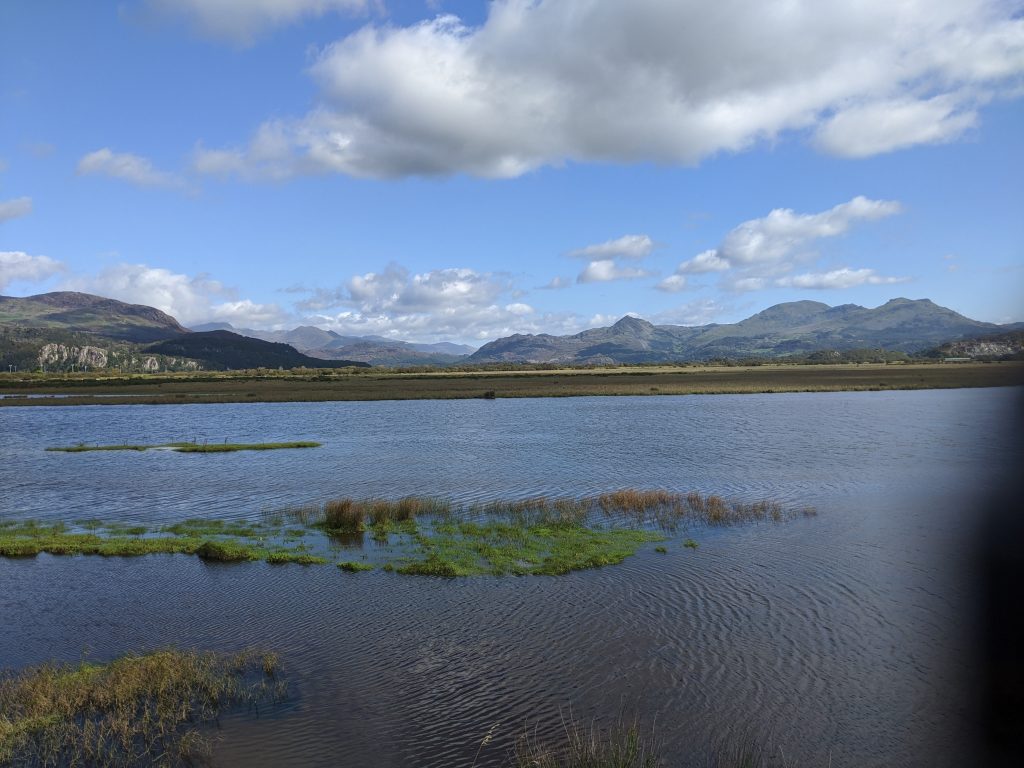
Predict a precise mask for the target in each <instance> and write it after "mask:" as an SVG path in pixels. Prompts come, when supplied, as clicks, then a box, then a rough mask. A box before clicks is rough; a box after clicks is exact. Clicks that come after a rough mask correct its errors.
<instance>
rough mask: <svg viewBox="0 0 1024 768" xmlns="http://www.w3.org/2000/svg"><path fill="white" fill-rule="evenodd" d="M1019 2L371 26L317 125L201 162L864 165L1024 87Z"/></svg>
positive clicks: (550, 15)
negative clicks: (779, 150)
mask: <svg viewBox="0 0 1024 768" xmlns="http://www.w3.org/2000/svg"><path fill="white" fill-rule="evenodd" d="M167 2H168V3H169V2H170V0H167ZM240 3H241V0H238V3H235V2H231V3H228V2H227V0H218V2H215V3H209V2H207V1H206V0H202V2H201V0H189V2H188V5H187V7H188V8H190V9H192V12H198V11H196V10H195V9H196V8H199V7H202V6H206V5H209V6H210V7H211V8H220V7H221V5H222V4H223V5H225V6H227V7H230V8H231V12H232V13H234V12H235V11H236V10H237V7H238V4H240ZM310 3H312V0H310ZM310 3H304V2H303V3H289V4H288V6H289V8H290V10H289V11H288V13H289V14H293V15H294V14H295V13H297V11H296V10H295V9H296V8H297V7H302V8H303V9H304V10H308V6H309V4H310ZM248 5H251V4H248ZM277 5H278V3H276V2H271V0H263V2H261V4H260V5H258V6H257V7H259V8H261V9H263V10H261V11H260V12H259V13H260V14H263V15H267V14H268V13H269V11H267V10H266V8H267V7H274V6H277ZM1015 5H1016V4H1015V3H1010V2H1001V1H1000V0H939V1H936V0H862V1H861V2H857V3H850V2H847V1H846V0H817V1H816V2H809V1H804V2H800V1H795V2H787V3H777V2H768V3H750V2H747V0H719V2H717V3H716V4H715V5H714V7H713V8H712V7H711V6H709V5H708V4H707V3H697V2H679V0H633V1H632V2H629V3H624V2H621V0H496V1H495V2H493V3H492V4H491V5H490V6H489V11H488V16H487V19H486V21H485V22H484V23H483V24H482V25H481V26H479V27H467V26H465V25H464V24H463V23H462V22H461V21H460V20H459V19H458V18H456V17H454V16H451V15H446V16H438V17H437V18H435V19H432V20H429V21H425V22H421V23H418V24H413V25H411V26H405V27H403V26H397V25H382V26H375V25H368V26H366V27H364V28H363V29H361V30H359V31H357V32H355V33H353V34H351V35H349V36H348V37H345V38H344V39H342V40H340V41H338V42H336V43H334V44H333V45H330V46H328V47H327V48H326V49H324V50H323V51H322V52H321V54H320V56H319V58H318V60H317V61H316V62H315V63H314V65H313V66H312V68H311V70H310V71H311V74H312V76H313V78H314V79H315V80H316V82H317V84H318V85H319V87H320V90H321V97H320V103H319V104H318V105H317V107H316V108H315V109H313V110H312V111H311V112H310V113H309V114H307V115H305V116H304V117H298V118H294V119H286V120H276V121H270V122H268V123H266V124H265V125H264V126H263V127H262V128H260V129H259V130H258V131H257V132H256V138H254V139H253V141H252V142H251V143H250V145H249V146H248V147H245V148H241V147H235V148H227V149H223V150H219V149H214V150H202V149H201V150H199V152H198V153H197V158H196V168H197V169H204V168H207V169H218V172H233V173H240V174H242V175H245V176H250V177H259V176H269V177H286V176H290V175H295V174H302V173H318V172H332V173H344V174H350V175H354V176H371V177H385V178H386V177H396V176H405V175H443V174H451V173H468V174H474V175H479V176H486V177H512V176H518V175H521V174H523V173H526V172H528V171H530V170H531V169H535V168H538V167H541V166H545V165H554V166H558V165H561V164H563V163H566V162H571V161H576V162H627V163H628V162H646V161H654V162H658V163H669V164H694V163H697V162H699V161H700V160H702V159H703V158H706V157H708V156H710V155H713V154H715V153H718V152H723V151H729V152H738V151H743V150H746V149H749V148H750V147H752V146H754V145H756V144H758V143H761V142H765V141H771V140H774V139H776V138H778V137H779V136H781V135H784V134H786V133H787V132H793V133H795V134H797V135H801V136H803V135H807V136H811V137H812V139H813V140H814V141H815V143H816V144H817V146H819V147H820V148H822V149H823V150H824V151H827V152H831V153H835V154H838V155H841V156H853V157H860V156H864V155H867V154H874V153H878V152H886V151H890V150H892V149H896V148H900V147H905V146H912V145H915V144H920V143H935V142H937V141H948V140H951V139H953V138H955V137H957V136H959V135H960V134H961V133H962V132H963V131H964V130H966V129H967V128H969V127H970V126H972V125H973V124H975V122H976V120H977V114H976V108H977V105H978V104H980V103H981V102H983V101H984V100H985V99H986V98H990V97H999V96H1006V97H1007V98H1016V97H1017V96H1018V95H1019V94H1018V93H1016V92H1014V91H1013V90H1012V89H1013V87H1014V85H1015V83H1017V82H1018V81H1019V78H1020V75H1021V74H1024V18H1022V17H1021V16H1020V14H1019V13H1017V10H1016V7H1015ZM210 13H211V14H212V11H211V12H210ZM218 13H219V11H218ZM211 18H213V17H212V16H211ZM211 23H212V22H211ZM246 33H248V32H246ZM268 137H269V138H270V139H272V140H270V141H268Z"/></svg>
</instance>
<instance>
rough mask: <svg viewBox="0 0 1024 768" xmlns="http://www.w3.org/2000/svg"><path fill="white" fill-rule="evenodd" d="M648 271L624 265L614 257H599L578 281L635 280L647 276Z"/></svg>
mask: <svg viewBox="0 0 1024 768" xmlns="http://www.w3.org/2000/svg"><path fill="white" fill-rule="evenodd" d="M649 275H650V272H646V271H645V270H642V269H637V268H636V267H624V266H621V265H619V264H618V263H616V261H615V260H614V259H598V260H597V261H592V262H590V263H589V264H587V266H586V267H585V268H584V270H583V271H582V272H580V273H579V275H578V276H577V277H576V282H577V283H607V282H610V281H612V280H633V279H635V278H638V277H647V276H649Z"/></svg>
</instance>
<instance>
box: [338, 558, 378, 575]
mask: <svg viewBox="0 0 1024 768" xmlns="http://www.w3.org/2000/svg"><path fill="white" fill-rule="evenodd" d="M338 567H339V568H341V570H343V571H348V572H349V573H358V572H360V571H372V570H373V566H372V565H371V564H370V563H360V562H357V561H355V560H347V561H344V562H341V563H338Z"/></svg>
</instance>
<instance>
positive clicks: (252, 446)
mask: <svg viewBox="0 0 1024 768" xmlns="http://www.w3.org/2000/svg"><path fill="white" fill-rule="evenodd" d="M321 445H322V443H316V442H312V441H298V442H291V443H160V444H157V445H130V444H128V443H125V444H123V445H86V444H85V443H79V444H78V445H69V446H56V447H53V448H47V449H46V450H48V451H57V452H60V453H87V452H89V451H148V450H149V449H150V448H166V449H170V450H172V451H177V452H178V453H233V452H235V451H277V450H282V449H287V448H319V447H320V446H321Z"/></svg>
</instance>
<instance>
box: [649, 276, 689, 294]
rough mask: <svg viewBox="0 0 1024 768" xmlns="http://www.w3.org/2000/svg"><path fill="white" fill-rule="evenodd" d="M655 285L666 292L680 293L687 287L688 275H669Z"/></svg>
mask: <svg viewBox="0 0 1024 768" xmlns="http://www.w3.org/2000/svg"><path fill="white" fill-rule="evenodd" d="M654 287H655V288H657V289H658V290H659V291H665V292H666V293H678V292H679V291H681V290H683V289H684V288H685V287H686V276H685V275H669V276H668V277H666V278H665V279H664V280H662V281H661V282H660V283H658V284H657V285H656V286H654Z"/></svg>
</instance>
